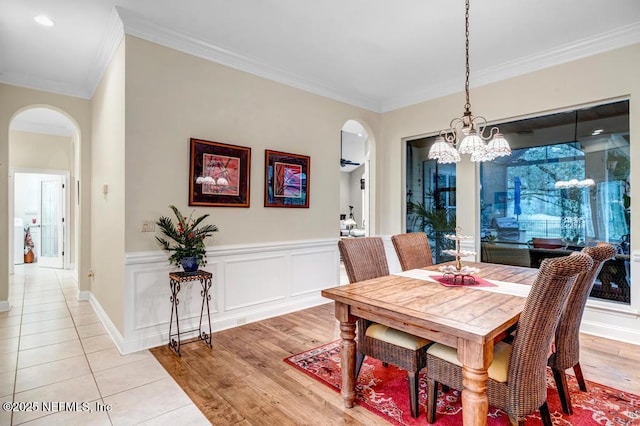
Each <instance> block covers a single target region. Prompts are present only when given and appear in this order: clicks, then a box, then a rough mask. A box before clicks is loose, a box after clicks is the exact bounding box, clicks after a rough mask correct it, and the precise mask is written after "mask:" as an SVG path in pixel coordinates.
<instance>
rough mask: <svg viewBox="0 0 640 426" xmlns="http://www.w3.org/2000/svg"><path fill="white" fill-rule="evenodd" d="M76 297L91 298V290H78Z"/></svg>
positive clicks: (80, 298)
mask: <svg viewBox="0 0 640 426" xmlns="http://www.w3.org/2000/svg"><path fill="white" fill-rule="evenodd" d="M76 297H77V298H78V300H91V292H90V291H86V290H85V291H80V290H78V295H77V296H76Z"/></svg>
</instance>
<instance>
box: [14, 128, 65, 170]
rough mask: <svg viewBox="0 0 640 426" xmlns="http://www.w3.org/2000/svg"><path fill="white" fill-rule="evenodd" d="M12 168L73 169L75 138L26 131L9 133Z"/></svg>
mask: <svg viewBox="0 0 640 426" xmlns="http://www.w3.org/2000/svg"><path fill="white" fill-rule="evenodd" d="M9 142H10V143H11V152H10V153H9V156H10V157H9V164H11V167H12V168H21V167H22V168H31V169H47V170H69V171H71V170H72V169H73V138H72V137H71V136H56V135H44V134H41V133H31V132H24V131H11V132H10V133H9Z"/></svg>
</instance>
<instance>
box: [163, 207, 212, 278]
mask: <svg viewBox="0 0 640 426" xmlns="http://www.w3.org/2000/svg"><path fill="white" fill-rule="evenodd" d="M169 208H171V210H173V213H174V214H175V217H176V219H177V221H176V222H175V223H174V221H173V220H172V219H171V218H168V217H166V216H162V217H160V219H158V221H157V222H156V225H158V226H159V227H160V230H161V231H162V234H163V235H164V236H165V237H168V239H165V238H161V237H158V236H156V240H157V241H158V244H160V247H161V248H162V249H163V250H165V251H167V252H168V253H170V256H169V264H170V265H176V266H177V265H182V268H183V269H184V271H185V272H195V271H197V270H198V268H199V267H200V266H204V265H206V264H207V260H206V247H205V244H204V240H205V239H206V238H207V237H210V236H211V235H212V234H213V233H214V232H217V231H218V228H217V227H216V226H215V225H202V226H201V227H198V226H200V225H201V224H202V222H203V221H204V220H205V219H206V218H207V217H209V214H208V213H207V214H203V215H202V216H200V217H198V218H197V219H193V218H192V216H193V212H191V215H189V217H186V216H183V215H182V213H180V211H179V210H178V209H177V208H176V206H169Z"/></svg>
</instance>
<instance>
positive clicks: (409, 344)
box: [364, 324, 431, 351]
mask: <svg viewBox="0 0 640 426" xmlns="http://www.w3.org/2000/svg"><path fill="white" fill-rule="evenodd" d="M364 334H365V335H366V336H367V337H371V338H373V339H377V340H381V341H383V342H387V343H391V344H392V345H396V346H400V347H403V348H406V349H411V350H414V351H415V350H418V349H420V348H421V347H423V346H425V345H428V344H429V343H431V341H430V340H427V339H423V338H422V337H417V336H414V335H413V334H409V333H405V332H404V331H400V330H396V329H395V328H391V327H387V326H386V325H382V324H371V325H370V326H369V327H367V331H366V332H365V333H364Z"/></svg>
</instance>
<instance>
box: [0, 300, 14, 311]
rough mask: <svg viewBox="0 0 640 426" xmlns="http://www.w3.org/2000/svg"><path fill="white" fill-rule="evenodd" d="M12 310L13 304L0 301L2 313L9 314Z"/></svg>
mask: <svg viewBox="0 0 640 426" xmlns="http://www.w3.org/2000/svg"><path fill="white" fill-rule="evenodd" d="M10 310H11V303H9V301H8V300H0V312H9V311H10Z"/></svg>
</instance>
